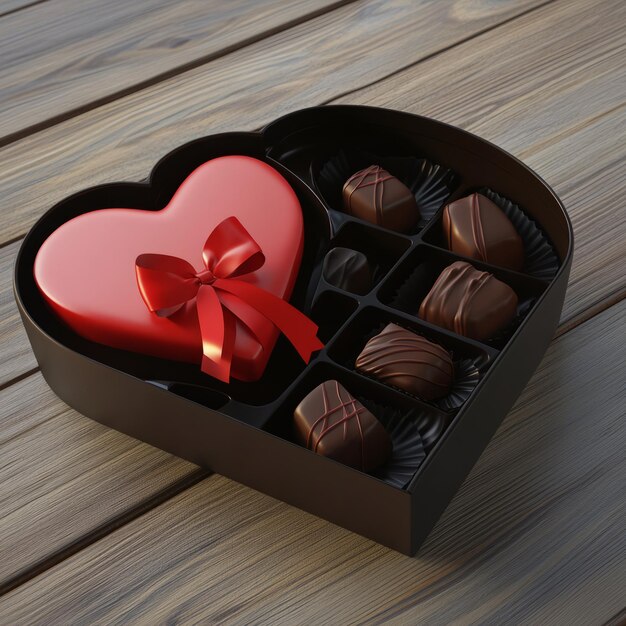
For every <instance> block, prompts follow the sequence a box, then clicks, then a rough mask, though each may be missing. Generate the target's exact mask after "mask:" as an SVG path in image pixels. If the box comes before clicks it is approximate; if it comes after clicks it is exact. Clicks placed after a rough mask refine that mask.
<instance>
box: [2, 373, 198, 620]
mask: <svg viewBox="0 0 626 626" xmlns="http://www.w3.org/2000/svg"><path fill="white" fill-rule="evenodd" d="M0 424H2V429H1V430H0V476H1V479H0V510H1V511H2V516H0V554H2V559H0V587H1V586H2V584H3V583H5V582H6V581H7V580H8V579H10V578H13V577H15V576H17V575H19V574H20V572H21V571H23V570H26V569H29V568H32V567H34V566H35V565H36V564H37V563H38V562H39V561H40V560H41V559H42V558H43V557H47V556H49V555H51V554H53V553H55V552H56V551H58V550H60V549H61V548H63V547H65V546H67V545H68V544H70V543H72V542H73V541H76V540H77V539H79V538H81V537H82V536H84V535H85V534H87V533H89V532H91V531H93V530H94V528H96V527H98V526H101V525H102V524H105V523H106V522H107V520H111V519H113V518H114V517H116V516H117V515H119V514H120V513H122V512H123V511H126V510H128V509H131V508H133V507H137V506H138V505H139V504H140V503H141V502H143V501H144V500H146V499H148V498H150V497H153V496H154V495H155V494H156V493H158V492H159V491H161V490H163V489H165V488H167V487H168V486H170V485H171V484H173V483H174V482H176V481H177V480H180V479H181V478H183V477H185V476H187V475H188V474H190V473H191V472H193V471H194V470H195V469H196V468H195V466H193V465H191V464H190V463H187V462H185V461H182V460H181V459H178V458H176V457H173V456H171V455H169V454H166V453H165V452H162V451H160V450H157V449H156V448H152V447H151V446H148V445H147V444H143V443H140V442H138V441H136V440H134V439H131V438H130V437H127V436H125V435H121V434H120V433H117V432H116V431H113V430H110V429H108V428H105V427H104V426H101V425H100V424H97V423H96V422H92V421H91V420H87V419H85V418H84V417H82V416H81V415H79V414H78V413H76V411H74V410H72V409H70V408H69V407H67V406H66V405H64V404H63V403H62V402H60V401H59V399H58V398H57V397H56V396H55V395H54V393H53V392H52V391H51V390H50V388H49V387H48V386H47V385H46V383H45V381H44V380H43V378H42V376H41V374H34V375H32V376H30V377H29V378H26V379H24V380H22V381H20V382H18V383H16V384H14V385H11V386H10V387H8V388H6V389H4V390H3V391H0ZM1 614H2V612H1V611H0V615H1ZM1 622H2V619H1V618H0V623H1Z"/></svg>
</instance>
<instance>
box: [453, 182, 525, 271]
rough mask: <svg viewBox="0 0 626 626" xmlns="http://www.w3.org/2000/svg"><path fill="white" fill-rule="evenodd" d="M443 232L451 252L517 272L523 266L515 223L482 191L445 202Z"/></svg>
mask: <svg viewBox="0 0 626 626" xmlns="http://www.w3.org/2000/svg"><path fill="white" fill-rule="evenodd" d="M443 231H444V234H445V237H446V241H447V243H448V248H449V249H450V250H452V251H453V252H456V253H458V254H462V255H464V256H468V257H470V258H472V259H478V260H479V261H485V262H487V263H492V264H493V265H500V266H502V267H508V268H510V269H512V270H517V271H519V270H521V269H522V267H523V266H524V244H523V243H522V239H521V237H520V236H519V234H518V233H517V231H516V230H515V226H513V224H512V223H511V220H509V218H508V217H507V216H506V215H505V214H504V212H503V211H502V210H501V209H500V207H499V206H498V205H497V204H495V203H494V202H492V201H491V200H490V199H489V198H487V197H485V196H483V195H482V194H479V193H473V194H471V195H470V196H467V197H465V198H461V199H460V200H455V201H454V202H451V203H450V204H448V205H446V207H445V208H444V210H443Z"/></svg>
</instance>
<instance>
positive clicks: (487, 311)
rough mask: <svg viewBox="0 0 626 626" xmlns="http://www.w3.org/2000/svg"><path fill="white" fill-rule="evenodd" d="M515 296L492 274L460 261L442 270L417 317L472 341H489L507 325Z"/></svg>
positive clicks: (514, 311) (513, 306) (513, 309)
mask: <svg viewBox="0 0 626 626" xmlns="http://www.w3.org/2000/svg"><path fill="white" fill-rule="evenodd" d="M516 311H517V294H516V293H515V291H513V289H511V287H509V285H507V284H506V283H503V282H502V281H500V280H498V279H497V278H496V277H495V276H493V274H490V273H488V272H481V271H479V270H477V269H476V268H475V267H473V266H472V265H470V264H469V263H466V262H464V261H457V262H455V263H453V264H452V265H449V266H448V267H446V268H445V269H444V270H443V272H441V274H440V275H439V278H437V280H436V281H435V284H434V285H433V286H432V288H431V290H430V292H429V293H428V295H427V296H426V297H425V298H424V300H423V302H422V304H421V306H420V308H419V317H421V318H422V319H424V320H426V321H427V322H431V323H432V324H436V325H437V326H442V327H443V328H447V329H448V330H451V331H453V332H455V333H458V334H459V335H464V336H465V337H470V338H472V339H478V340H483V339H489V338H490V337H492V336H493V335H495V334H496V333H497V332H498V331H499V330H501V329H503V328H505V327H506V326H508V325H509V324H510V323H511V322H512V321H513V319H514V317H515V314H516Z"/></svg>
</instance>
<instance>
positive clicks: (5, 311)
mask: <svg viewBox="0 0 626 626" xmlns="http://www.w3.org/2000/svg"><path fill="white" fill-rule="evenodd" d="M18 248H19V244H18V243H14V244H11V245H9V246H5V247H4V248H0V388H2V387H3V386H5V385H6V384H7V383H8V382H9V381H11V380H12V379H14V378H18V377H20V376H23V375H24V374H25V373H26V372H28V371H30V370H32V369H34V368H35V367H37V361H35V355H34V354H33V351H32V350H31V348H30V344H29V343H28V337H27V336H26V331H25V330H24V326H23V325H22V320H21V319H20V314H19V313H18V311H17V305H16V304H15V299H14V297H13V265H14V263H15V255H16V254H17V251H18ZM0 432H1V428H0Z"/></svg>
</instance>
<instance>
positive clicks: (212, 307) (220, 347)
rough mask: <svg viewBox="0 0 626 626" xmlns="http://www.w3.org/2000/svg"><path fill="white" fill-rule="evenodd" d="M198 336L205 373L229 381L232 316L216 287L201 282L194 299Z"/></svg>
mask: <svg viewBox="0 0 626 626" xmlns="http://www.w3.org/2000/svg"><path fill="white" fill-rule="evenodd" d="M196 308H197V311H198V322H199V323H200V336H201V337H202V366H201V369H202V371H203V372H204V373H205V374H208V375H209V376H213V377H214V378H217V379H218V380H221V381H222V382H225V383H227V382H229V381H230V368H231V364H232V360H233V350H234V346H235V333H236V328H235V320H234V318H233V315H232V313H230V311H226V310H224V309H223V308H222V304H221V303H220V300H219V298H218V295H217V293H216V292H215V289H213V287H212V286H210V285H202V287H200V289H199V290H198V296H197V299H196Z"/></svg>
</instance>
